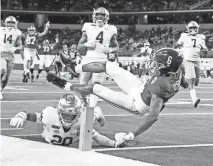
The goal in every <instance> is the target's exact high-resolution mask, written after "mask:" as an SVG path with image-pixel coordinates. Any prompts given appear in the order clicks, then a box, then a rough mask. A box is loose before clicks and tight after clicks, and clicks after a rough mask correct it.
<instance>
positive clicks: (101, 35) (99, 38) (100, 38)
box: [96, 31, 104, 44]
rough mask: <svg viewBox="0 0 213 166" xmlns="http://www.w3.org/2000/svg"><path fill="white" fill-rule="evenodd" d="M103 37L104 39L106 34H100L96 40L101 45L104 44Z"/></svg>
mask: <svg viewBox="0 0 213 166" xmlns="http://www.w3.org/2000/svg"><path fill="white" fill-rule="evenodd" d="M103 37H104V32H103V31H101V32H100V33H99V34H98V36H97V37H96V40H98V41H99V43H101V44H102V43H103Z"/></svg>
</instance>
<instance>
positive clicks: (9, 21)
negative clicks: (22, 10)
mask: <svg viewBox="0 0 213 166" xmlns="http://www.w3.org/2000/svg"><path fill="white" fill-rule="evenodd" d="M5 26H6V27H7V28H9V29H12V28H16V26H17V21H16V18H15V17H13V16H9V17H7V18H6V19H5Z"/></svg>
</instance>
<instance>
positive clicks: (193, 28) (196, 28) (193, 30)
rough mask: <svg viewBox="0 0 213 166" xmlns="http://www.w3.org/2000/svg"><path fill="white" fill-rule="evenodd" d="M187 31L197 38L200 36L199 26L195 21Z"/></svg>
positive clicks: (189, 25)
mask: <svg viewBox="0 0 213 166" xmlns="http://www.w3.org/2000/svg"><path fill="white" fill-rule="evenodd" d="M186 28H187V30H188V33H189V34H190V35H192V36H195V35H197V34H198V32H199V25H198V23H196V22H195V21H191V22H190V23H189V24H188V25H187V27H186Z"/></svg>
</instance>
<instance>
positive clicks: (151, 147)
mask: <svg viewBox="0 0 213 166" xmlns="http://www.w3.org/2000/svg"><path fill="white" fill-rule="evenodd" d="M192 147H213V144H191V145H166V146H144V147H129V148H105V149H94V150H93V151H96V152H106V151H125V150H147V149H172V148H192Z"/></svg>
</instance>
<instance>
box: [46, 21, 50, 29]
mask: <svg viewBox="0 0 213 166" xmlns="http://www.w3.org/2000/svg"><path fill="white" fill-rule="evenodd" d="M46 28H48V29H49V28H50V22H49V21H48V22H47V23H46Z"/></svg>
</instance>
